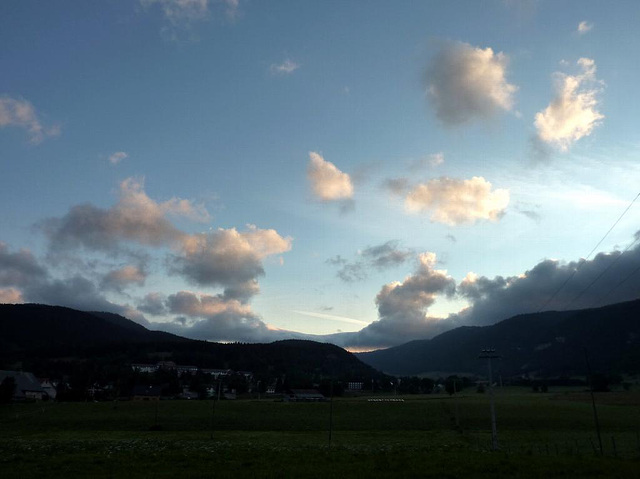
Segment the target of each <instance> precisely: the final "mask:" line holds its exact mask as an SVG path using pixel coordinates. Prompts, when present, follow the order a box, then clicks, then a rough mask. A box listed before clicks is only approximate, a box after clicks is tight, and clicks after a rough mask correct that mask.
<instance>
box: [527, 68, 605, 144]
mask: <svg viewBox="0 0 640 479" xmlns="http://www.w3.org/2000/svg"><path fill="white" fill-rule="evenodd" d="M577 64H578V66H579V67H580V69H581V73H579V74H578V75H574V76H572V75H566V74H563V73H556V74H555V76H556V96H555V98H554V99H553V100H552V101H551V103H549V105H548V106H547V107H546V108H545V109H544V110H542V111H540V112H538V113H536V116H535V122H534V124H535V127H536V130H537V139H538V140H539V141H540V142H542V143H544V144H546V145H550V146H553V147H555V148H558V149H559V150H561V151H567V150H568V149H569V147H570V146H571V145H572V144H573V143H575V142H576V141H578V140H579V139H580V138H583V137H585V136H589V135H590V134H591V132H592V131H593V129H594V128H595V127H596V126H598V125H600V123H602V120H603V119H604V115H603V114H601V113H600V112H599V111H598V109H597V108H598V100H597V98H596V95H597V94H598V93H599V92H600V89H601V87H600V85H601V82H598V81H597V80H596V76H595V74H596V64H595V62H594V61H593V60H591V59H589V58H580V59H579V60H578V62H577Z"/></svg>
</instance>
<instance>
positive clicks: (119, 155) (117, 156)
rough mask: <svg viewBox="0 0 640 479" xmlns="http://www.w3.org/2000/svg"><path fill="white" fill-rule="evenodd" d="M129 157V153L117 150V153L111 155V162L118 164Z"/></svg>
mask: <svg viewBox="0 0 640 479" xmlns="http://www.w3.org/2000/svg"><path fill="white" fill-rule="evenodd" d="M128 157H129V155H128V154H127V153H125V152H124V151H116V152H115V153H113V154H111V155H109V163H111V164H112V165H117V164H118V163H120V162H121V161H122V160H124V159H125V158H128Z"/></svg>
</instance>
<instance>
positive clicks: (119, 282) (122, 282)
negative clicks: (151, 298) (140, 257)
mask: <svg viewBox="0 0 640 479" xmlns="http://www.w3.org/2000/svg"><path fill="white" fill-rule="evenodd" d="M147 275H148V273H147V271H146V268H145V267H144V266H143V265H126V266H123V267H122V268H118V269H114V270H111V271H109V272H108V273H107V274H105V275H104V276H103V278H102V280H101V281H100V286H101V288H102V289H104V290H108V291H115V292H118V293H123V292H124V290H125V289H126V288H128V287H130V286H144V283H145V281H146V279H147Z"/></svg>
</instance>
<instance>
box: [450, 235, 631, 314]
mask: <svg viewBox="0 0 640 479" xmlns="http://www.w3.org/2000/svg"><path fill="white" fill-rule="evenodd" d="M638 271H640V246H635V248H633V249H629V250H628V251H624V252H621V251H612V252H608V253H600V254H598V255H596V256H595V257H594V258H593V259H591V260H584V259H581V260H579V261H572V262H569V263H562V262H560V261H557V260H551V259H547V260H543V261H541V262H540V263H538V264H536V265H535V266H534V267H533V268H531V269H530V270H528V271H526V272H524V273H523V274H521V275H518V276H510V277H506V278H505V277H502V276H496V277H494V278H487V277H485V276H478V275H475V274H473V273H470V274H469V275H467V277H466V278H465V279H464V280H463V281H462V282H461V283H460V285H459V286H458V292H459V294H460V295H461V296H462V297H464V298H466V299H468V300H469V301H470V303H471V305H470V307H469V308H467V309H465V310H463V311H461V312H460V313H458V314H457V315H456V317H457V321H458V322H460V323H463V324H473V325H479V326H481V325H487V324H493V323H496V322H498V321H502V320H503V319H507V318H510V317H512V316H515V315H517V314H524V313H534V312H537V311H540V310H564V309H569V310H571V309H583V308H592V307H597V306H604V305H606V304H611V303H617V302H622V301H629V300H633V299H637V298H638V297H640V283H639V282H638V281H634V280H633V279H634V277H635V275H636V274H637V273H638ZM590 285H591V286H590ZM556 293H557V294H556ZM554 294H555V296H554ZM552 298H553V299H552Z"/></svg>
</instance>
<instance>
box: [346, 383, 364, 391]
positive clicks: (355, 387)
mask: <svg viewBox="0 0 640 479" xmlns="http://www.w3.org/2000/svg"><path fill="white" fill-rule="evenodd" d="M363 387H364V383H363V382H362V381H349V382H348V383H347V390H349V391H362V388H363Z"/></svg>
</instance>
